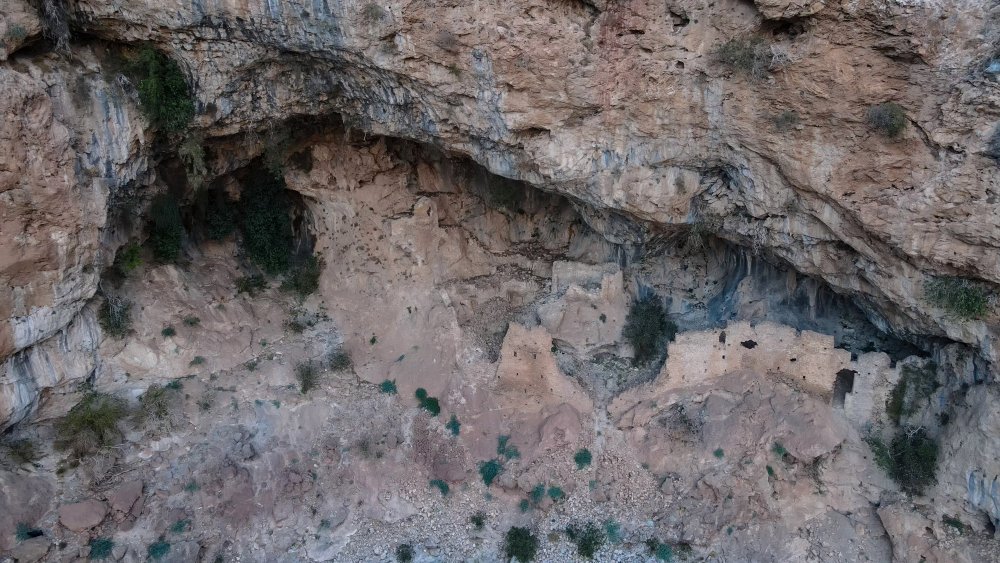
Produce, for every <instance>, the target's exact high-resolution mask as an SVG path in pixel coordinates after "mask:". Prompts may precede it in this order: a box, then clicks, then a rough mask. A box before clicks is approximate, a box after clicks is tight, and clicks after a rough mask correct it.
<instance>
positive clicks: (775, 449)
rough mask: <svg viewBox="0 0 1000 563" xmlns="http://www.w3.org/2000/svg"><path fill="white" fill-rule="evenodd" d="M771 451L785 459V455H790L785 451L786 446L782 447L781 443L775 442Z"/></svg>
mask: <svg viewBox="0 0 1000 563" xmlns="http://www.w3.org/2000/svg"><path fill="white" fill-rule="evenodd" d="M771 451H772V452H774V455H776V456H778V457H785V455H787V454H788V450H786V449H785V446H782V445H781V442H775V443H774V445H772V446H771Z"/></svg>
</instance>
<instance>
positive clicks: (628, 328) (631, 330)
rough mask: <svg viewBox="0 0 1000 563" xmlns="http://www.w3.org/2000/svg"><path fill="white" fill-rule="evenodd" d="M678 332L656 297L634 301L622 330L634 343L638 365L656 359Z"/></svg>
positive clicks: (635, 361) (626, 337) (627, 338)
mask: <svg viewBox="0 0 1000 563" xmlns="http://www.w3.org/2000/svg"><path fill="white" fill-rule="evenodd" d="M676 333H677V325H675V324H674V323H672V322H670V321H669V320H667V314H666V313H665V312H664V310H663V304H662V303H660V300H659V299H657V298H656V297H647V298H644V299H640V300H637V301H635V302H633V303H632V308H631V309H629V312H628V316H627V317H626V318H625V328H624V329H623V330H622V336H624V337H625V339H626V340H628V341H629V343H631V344H632V349H633V350H634V351H635V357H634V360H633V361H634V363H635V364H637V365H638V364H644V363H646V362H649V361H650V360H652V359H654V358H655V357H656V356H657V355H658V354H659V353H660V352H661V351H662V350H663V349H664V348H665V347H666V344H667V341H668V340H672V339H673V338H674V335H675V334H676Z"/></svg>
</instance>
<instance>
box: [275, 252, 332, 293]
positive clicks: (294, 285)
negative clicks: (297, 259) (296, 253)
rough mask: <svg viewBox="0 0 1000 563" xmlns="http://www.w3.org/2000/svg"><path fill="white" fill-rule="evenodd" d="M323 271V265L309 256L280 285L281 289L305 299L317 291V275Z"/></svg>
mask: <svg viewBox="0 0 1000 563" xmlns="http://www.w3.org/2000/svg"><path fill="white" fill-rule="evenodd" d="M322 271H323V263H322V261H320V260H318V259H317V258H316V257H315V256H310V257H309V258H308V259H307V260H305V261H303V262H302V263H301V264H298V265H296V266H295V267H294V268H292V270H291V271H290V272H288V275H287V276H286V277H285V281H284V282H283V283H282V284H281V289H283V290H285V291H290V292H293V293H296V294H298V295H299V297H306V296H307V295H311V294H313V293H315V292H316V290H317V289H319V275H320V273H321V272H322Z"/></svg>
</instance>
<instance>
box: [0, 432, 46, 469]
mask: <svg viewBox="0 0 1000 563" xmlns="http://www.w3.org/2000/svg"><path fill="white" fill-rule="evenodd" d="M2 447H3V449H4V450H6V451H7V455H8V456H9V458H10V460H11V461H13V462H14V463H15V464H17V465H24V464H28V463H35V461H37V460H38V458H40V457H41V455H40V454H39V453H38V450H36V449H35V444H34V443H33V442H32V441H31V440H26V439H24V438H21V439H18V440H5V441H4V442H3V444H2Z"/></svg>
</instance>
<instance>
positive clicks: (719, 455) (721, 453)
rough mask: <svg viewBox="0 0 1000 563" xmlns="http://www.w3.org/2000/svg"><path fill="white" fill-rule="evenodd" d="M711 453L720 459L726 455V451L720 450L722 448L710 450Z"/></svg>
mask: <svg viewBox="0 0 1000 563" xmlns="http://www.w3.org/2000/svg"><path fill="white" fill-rule="evenodd" d="M712 455H714V456H715V457H717V458H719V459H722V457H723V456H724V455H726V452H724V451H722V448H715V451H714V452H712Z"/></svg>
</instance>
